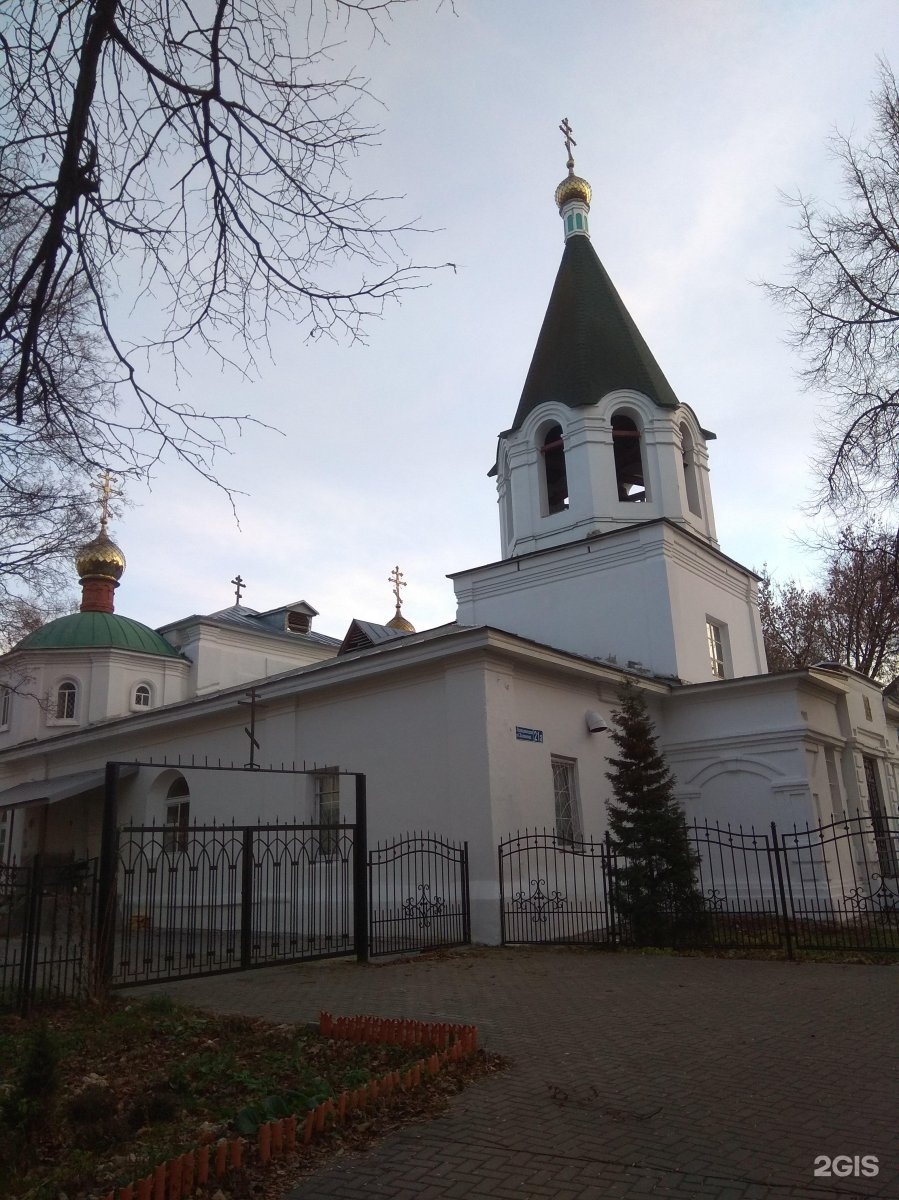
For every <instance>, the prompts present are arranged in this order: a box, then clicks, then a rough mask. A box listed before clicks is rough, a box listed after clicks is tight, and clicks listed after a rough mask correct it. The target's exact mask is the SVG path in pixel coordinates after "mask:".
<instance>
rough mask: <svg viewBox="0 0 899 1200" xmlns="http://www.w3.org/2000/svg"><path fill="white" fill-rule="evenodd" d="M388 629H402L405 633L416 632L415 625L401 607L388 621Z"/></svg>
mask: <svg viewBox="0 0 899 1200" xmlns="http://www.w3.org/2000/svg"><path fill="white" fill-rule="evenodd" d="M387 628H388V629H401V630H402V631H403V633H415V626H414V625H413V624H412V622H411V621H407V620H406V618H405V617H404V616H403V614H402V613H401V612H400V610H399V609H397V610H396V612H395V613H394V615H393V616H392V617H391V618H390V620H389V621H388V622H387Z"/></svg>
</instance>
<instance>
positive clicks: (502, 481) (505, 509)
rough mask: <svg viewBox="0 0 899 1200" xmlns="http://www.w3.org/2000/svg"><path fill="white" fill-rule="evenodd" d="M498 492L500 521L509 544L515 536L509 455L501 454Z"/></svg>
mask: <svg viewBox="0 0 899 1200" xmlns="http://www.w3.org/2000/svg"><path fill="white" fill-rule="evenodd" d="M499 494H500V523H501V526H502V530H503V535H504V537H505V539H506V544H507V545H511V544H512V539H513V538H514V536H515V522H514V519H513V514H512V472H511V469H510V467H509V456H508V454H506V453H504V454H503V462H502V473H501V474H500V478H499Z"/></svg>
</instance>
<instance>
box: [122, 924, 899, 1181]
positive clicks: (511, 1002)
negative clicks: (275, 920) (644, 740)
mask: <svg viewBox="0 0 899 1200" xmlns="http://www.w3.org/2000/svg"><path fill="white" fill-rule="evenodd" d="M896 982H897V971H896V970H895V969H894V968H890V967H860V966H850V965H842V964H839V965H836V964H813V963H804V964H802V965H801V966H797V965H796V964H792V963H778V962H751V961H738V960H718V959H702V958H668V957H662V956H646V957H643V956H639V955H628V954H621V955H611V954H599V953H593V952H584V951H580V950H568V949H546V950H542V949H524V948H523V949H519V950H511V949H510V950H489V949H483V950H480V949H478V950H465V951H460V952H458V953H455V954H449V955H442V956H440V957H432V958H429V957H428V956H422V957H420V958H418V959H413V960H407V961H397V962H391V963H387V964H380V965H371V966H365V967H360V966H357V965H356V964H354V963H351V962H347V961H335V962H331V963H322V964H315V965H309V964H305V965H300V966H293V967H279V968H273V969H271V970H260V971H252V972H247V973H245V974H240V975H227V976H219V977H212V978H208V979H199V980H189V981H185V982H182V983H178V984H169V985H164V986H162V985H157V986H155V987H154V988H153V989H141V990H142V991H144V992H147V991H149V990H156V991H166V992H168V993H170V994H171V995H173V996H175V997H177V998H178V999H181V1000H184V1001H187V1002H190V1003H196V1004H199V1005H202V1006H203V1007H206V1008H212V1009H218V1010H220V1011H223V1012H241V1013H246V1014H251V1015H257V1016H261V1017H265V1018H268V1019H270V1020H275V1021H310V1020H315V1019H316V1017H317V1015H318V1013H319V1011H320V1010H321V1009H327V1010H328V1011H330V1012H332V1013H335V1014H352V1013H360V1012H365V1013H375V1014H378V1015H382V1016H407V1017H415V1018H419V1019H423V1020H453V1021H464V1022H473V1023H474V1024H476V1025H478V1027H479V1029H480V1031H481V1040H482V1043H483V1044H485V1045H486V1046H488V1047H489V1048H490V1049H492V1050H497V1051H499V1052H500V1053H502V1054H504V1055H507V1056H508V1057H509V1058H510V1059H511V1060H512V1065H511V1067H510V1069H509V1070H508V1071H505V1072H503V1073H502V1074H500V1075H497V1076H492V1077H490V1078H488V1079H484V1080H481V1081H479V1082H478V1083H477V1084H475V1085H474V1086H472V1087H471V1088H469V1089H467V1090H466V1091H465V1092H464V1093H462V1094H461V1095H459V1096H457V1097H455V1098H454V1099H453V1100H452V1102H451V1107H450V1110H449V1112H448V1113H447V1114H446V1115H445V1116H440V1117H438V1118H436V1119H434V1120H432V1121H429V1122H428V1123H427V1124H426V1125H421V1126H415V1127H412V1128H411V1129H405V1130H400V1131H397V1132H396V1133H394V1134H391V1135H389V1136H388V1137H386V1138H385V1139H384V1140H383V1141H382V1142H380V1143H378V1144H377V1145H375V1146H373V1147H372V1148H371V1149H370V1150H369V1151H368V1152H367V1153H365V1154H359V1155H347V1156H345V1157H344V1158H342V1159H341V1160H340V1161H339V1163H336V1164H332V1165H330V1166H328V1165H326V1166H324V1167H323V1168H321V1169H320V1170H318V1171H316V1172H315V1174H314V1175H307V1176H301V1177H299V1178H298V1179H297V1182H296V1186H295V1187H294V1188H293V1189H292V1190H291V1191H290V1193H289V1200H356V1197H360V1198H361V1197H363V1196H366V1195H368V1196H377V1197H390V1200H397V1198H399V1197H409V1198H410V1200H412V1198H414V1200H481V1197H491V1198H494V1200H513V1198H514V1200H529V1198H532V1200H563V1198H566V1200H599V1198H600V1197H602V1198H603V1200H606V1198H607V1197H618V1196H621V1197H631V1198H632V1200H638V1198H642V1197H664V1196H670V1197H673V1198H674V1200H705V1198H706V1197H708V1198H709V1200H805V1198H814V1200H852V1198H855V1197H869V1196H870V1197H896V1196H899V1155H897V1154H896V1153H895V1150H894V1145H895V1132H894V1129H895V1124H894V1105H893V1098H894V1096H895V1071H896V1051H895V1049H894V1046H895V1039H894V1038H893V1037H892V1035H891V1030H892V1028H893V1024H894V1010H895V990H896ZM859 1081H864V1102H863V1103H859V1092H858V1087H859ZM819 1154H831V1155H833V1154H861V1155H865V1154H876V1155H877V1157H878V1158H879V1160H880V1173H879V1175H878V1176H876V1177H875V1178H874V1179H858V1180H837V1179H834V1180H824V1179H815V1178H814V1176H813V1175H812V1171H813V1169H814V1168H813V1164H814V1159H815V1157H816V1156H817V1155H819ZM816 1184H820V1185H821V1186H815V1185H816Z"/></svg>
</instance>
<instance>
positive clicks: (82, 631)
mask: <svg viewBox="0 0 899 1200" xmlns="http://www.w3.org/2000/svg"><path fill="white" fill-rule="evenodd" d="M14 649H16V650H97V649H115V650H131V651H135V652H137V653H138V654H159V655H164V656H165V657H166V658H180V657H181V655H180V652H179V651H178V650H176V649H175V647H174V646H171V645H169V643H168V642H167V641H166V640H165V638H162V637H160V636H159V634H158V633H156V632H155V630H152V629H150V628H149V627H148V626H147V625H141V623H140V621H132V620H131V619H130V617H120V616H119V615H118V613H103V612H83V613H72V614H71V616H68V617H59V618H57V620H55V621H49V622H48V623H47V624H46V625H42V626H41V627H40V629H36V630H35V631H34V633H29V634H28V636H27V637H25V638H23V639H22V641H21V642H19V643H18V644H17V645H16V646H15V647H14Z"/></svg>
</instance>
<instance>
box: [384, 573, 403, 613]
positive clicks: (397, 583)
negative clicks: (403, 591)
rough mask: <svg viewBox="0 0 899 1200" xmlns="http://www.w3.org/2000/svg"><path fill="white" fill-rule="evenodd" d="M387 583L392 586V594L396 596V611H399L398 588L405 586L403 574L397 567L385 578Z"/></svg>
mask: <svg viewBox="0 0 899 1200" xmlns="http://www.w3.org/2000/svg"><path fill="white" fill-rule="evenodd" d="M387 582H388V583H392V584H393V594H394V596H396V611H397V612H399V611H400V588H404V587H405V586H406V581H405V580H404V579H403V573H402V571H401V570H400V568H399V565H397V566H395V567H394V568H393V570H392V571H391V572H390V574H389V575H388V576H387Z"/></svg>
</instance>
